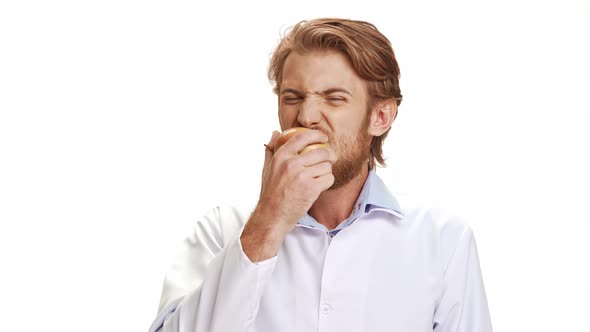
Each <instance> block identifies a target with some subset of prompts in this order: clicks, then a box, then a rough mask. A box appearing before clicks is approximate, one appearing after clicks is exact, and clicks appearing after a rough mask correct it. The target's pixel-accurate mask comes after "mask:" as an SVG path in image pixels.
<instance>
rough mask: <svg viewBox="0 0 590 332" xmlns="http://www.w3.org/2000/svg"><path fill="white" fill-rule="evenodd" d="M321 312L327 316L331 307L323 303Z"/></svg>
mask: <svg viewBox="0 0 590 332" xmlns="http://www.w3.org/2000/svg"><path fill="white" fill-rule="evenodd" d="M321 310H322V313H323V314H324V315H327V314H329V313H330V311H332V306H331V305H330V304H328V303H324V304H322V309H321Z"/></svg>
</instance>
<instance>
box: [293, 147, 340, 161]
mask: <svg viewBox="0 0 590 332" xmlns="http://www.w3.org/2000/svg"><path fill="white" fill-rule="evenodd" d="M299 158H300V161H301V164H302V165H303V166H313V165H315V164H318V163H322V162H325V161H328V162H330V163H332V164H334V163H335V162H336V160H337V159H338V157H337V156H336V152H334V149H332V148H331V147H327V148H326V147H321V148H317V149H314V150H311V151H308V152H305V153H302V154H301V155H300V156H299Z"/></svg>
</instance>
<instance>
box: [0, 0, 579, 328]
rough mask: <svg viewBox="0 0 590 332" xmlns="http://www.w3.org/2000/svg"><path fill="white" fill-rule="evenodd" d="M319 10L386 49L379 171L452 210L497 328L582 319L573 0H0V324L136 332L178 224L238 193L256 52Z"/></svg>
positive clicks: (250, 151)
mask: <svg viewBox="0 0 590 332" xmlns="http://www.w3.org/2000/svg"><path fill="white" fill-rule="evenodd" d="M320 16H336V17H345V18H355V19H362V20H368V21H370V22H372V23H374V24H376V25H377V27H378V28H379V29H380V30H381V31H382V32H383V33H384V34H385V35H387V36H388V37H389V38H390V40H391V42H392V43H393V45H394V49H395V51H396V55H397V57H398V61H399V63H400V66H401V71H402V79H401V86H402V93H403V94H404V102H403V103H402V106H401V108H400V114H399V116H398V119H397V120H396V123H395V124H394V127H393V129H392V132H391V134H390V137H389V138H388V141H387V145H386V149H385V151H386V154H387V156H389V159H388V162H389V167H388V168H385V169H380V170H379V171H378V174H380V175H381V176H382V177H383V178H384V179H385V180H386V181H387V183H388V184H389V186H390V187H391V189H392V190H394V191H398V192H409V193H413V194H416V195H418V196H421V197H424V198H425V199H427V200H431V201H432V202H433V204H434V203H435V204H437V205H443V206H446V207H448V208H449V209H451V210H452V211H454V212H457V213H458V214H460V215H462V216H464V217H466V218H467V219H468V220H469V222H470V224H471V226H472V228H473V229H474V232H475V235H476V238H477V241H478V246H479V254H480V259H481V264H482V269H483V273H484V281H485V285H486V290H487V293H488V299H489V304H490V308H491V314H492V320H493V324H494V328H495V330H496V331H580V330H584V329H587V328H588V323H587V315H588V310H589V309H590V305H588V299H589V298H590V287H589V286H588V280H590V268H589V261H590V257H589V256H590V244H589V242H590V241H588V239H587V238H588V235H590V233H589V230H590V228H589V227H588V223H589V222H590V218H589V213H588V209H587V205H588V203H587V201H588V199H589V198H590V195H589V190H588V188H589V185H590V177H589V175H588V171H589V170H590V162H589V161H588V150H589V149H588V142H590V134H589V133H588V129H587V127H588V114H590V113H589V112H590V101H589V100H590V97H589V96H590V93H589V91H590V84H589V77H590V66H589V65H588V63H589V61H590V60H589V59H590V51H589V49H588V48H589V44H590V43H589V40H590V39H589V38H590V37H588V36H589V35H590V4H589V3H588V2H587V1H583V0H579V1H574V0H568V1H529V2H525V1H489V2H486V3H483V2H479V1H477V2H476V1H468V2H467V1H466V2H457V1H432V2H423V1H405V2H399V1H387V2H384V3H376V2H372V1H355V2H353V3H351V4H347V3H345V2H343V1H332V2H330V3H323V2H322V3H314V2H313V1H293V2H273V3H272V4H270V3H269V4H265V5H257V4H253V3H251V2H248V1H242V2H239V1H235V2H216V3H215V4H212V3H198V2H196V1H130V0H117V1H114V0H108V1H93V2H90V1H73V0H72V1H63V0H59V1H16V0H13V1H10V0H9V1H3V2H2V3H1V4H0V316H1V317H2V318H1V324H2V330H5V331H41V330H55V331H145V330H147V328H148V326H149V325H150V324H151V321H152V319H153V318H154V317H155V316H156V309H157V306H158V302H159V296H160V290H161V286H162V281H163V277H164V273H165V271H166V269H167V267H168V264H169V263H170V260H171V258H172V255H173V253H174V251H175V250H176V248H177V246H178V245H179V244H180V242H181V241H182V239H183V237H184V236H185V235H187V234H188V232H189V231H190V229H191V227H192V225H193V223H194V221H195V220H196V219H197V218H198V217H199V216H200V215H202V214H203V213H204V212H205V211H206V210H208V209H209V208H211V207H214V206H216V205H219V204H226V203H236V202H237V203H239V202H243V201H244V200H252V199H256V195H257V193H258V188H259V174H260V167H261V164H262V157H263V151H264V147H263V143H266V142H267V141H268V139H269V138H270V135H271V132H272V130H275V129H279V128H278V121H277V120H276V99H275V96H274V95H273V94H272V92H271V85H270V84H269V82H268V81H267V78H266V69H267V65H268V59H269V56H270V53H271V52H272V50H273V48H274V47H275V46H276V44H277V42H278V40H279V34H280V32H281V31H284V30H285V28H287V27H289V26H291V25H293V24H295V23H297V22H298V21H299V20H302V19H309V18H315V17H320Z"/></svg>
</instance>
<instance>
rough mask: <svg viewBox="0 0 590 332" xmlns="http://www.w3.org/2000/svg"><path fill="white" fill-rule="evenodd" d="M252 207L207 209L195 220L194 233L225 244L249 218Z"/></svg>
mask: <svg viewBox="0 0 590 332" xmlns="http://www.w3.org/2000/svg"><path fill="white" fill-rule="evenodd" d="M252 211H253V207H252V206H250V205H220V206H216V207H214V208H212V209H209V210H208V211H207V212H206V213H205V214H204V215H203V216H202V217H200V218H199V219H197V222H196V224H195V233H196V234H198V233H201V234H208V235H209V236H212V237H215V238H217V239H218V240H219V242H221V243H222V244H223V243H226V242H227V240H228V239H229V238H231V237H232V236H233V235H234V234H235V233H236V232H237V231H238V230H241V229H242V227H244V225H245V224H246V221H248V218H250V214H251V213H252Z"/></svg>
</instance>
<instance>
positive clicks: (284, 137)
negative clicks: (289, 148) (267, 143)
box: [274, 127, 330, 154]
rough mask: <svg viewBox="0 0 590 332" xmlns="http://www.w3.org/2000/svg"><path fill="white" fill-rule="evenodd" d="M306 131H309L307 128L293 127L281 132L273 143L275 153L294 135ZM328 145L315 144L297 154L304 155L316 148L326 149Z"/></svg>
mask: <svg viewBox="0 0 590 332" xmlns="http://www.w3.org/2000/svg"><path fill="white" fill-rule="evenodd" d="M306 130H310V129H309V128H305V127H294V128H289V129H287V130H285V131H283V132H282V133H281V134H280V135H279V137H277V140H276V141H275V148H274V150H275V152H276V151H278V150H279V148H280V147H281V146H283V144H285V143H287V141H288V140H290V139H291V138H292V137H293V136H295V135H296V134H298V133H300V132H302V131H306ZM329 146H330V145H329V144H328V143H316V144H310V145H308V146H306V147H305V149H303V150H302V151H301V152H300V153H299V154H302V153H305V152H309V151H311V150H313V149H317V148H327V147H329Z"/></svg>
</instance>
